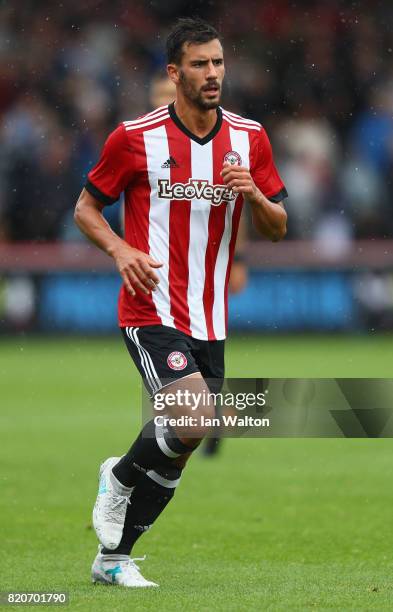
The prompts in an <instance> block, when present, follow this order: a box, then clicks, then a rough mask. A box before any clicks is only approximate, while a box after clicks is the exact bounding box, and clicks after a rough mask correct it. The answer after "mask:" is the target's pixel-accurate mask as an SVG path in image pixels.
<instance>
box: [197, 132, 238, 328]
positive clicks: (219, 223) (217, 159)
mask: <svg viewBox="0 0 393 612" xmlns="http://www.w3.org/2000/svg"><path fill="white" fill-rule="evenodd" d="M230 150H231V140H230V137H229V130H228V129H226V128H225V126H222V127H221V130H220V131H219V133H218V134H217V136H216V137H215V138H214V140H213V184H214V185H219V184H221V185H222V184H223V180H222V177H221V175H220V172H221V170H222V167H223V163H224V162H223V157H224V154H225V153H226V152H228V151H230ZM223 151H224V154H223ZM227 206H228V205H227V204H226V203H225V202H224V203H222V204H220V205H219V206H212V207H211V209H210V215H209V239H208V243H207V248H206V258H205V286H204V291H203V306H204V310H205V318H206V327H207V333H208V339H209V340H216V336H215V333H214V326H213V304H214V271H215V267H216V260H217V255H218V250H219V248H220V243H221V239H222V236H223V233H224V229H225V215H226V210H227Z"/></svg>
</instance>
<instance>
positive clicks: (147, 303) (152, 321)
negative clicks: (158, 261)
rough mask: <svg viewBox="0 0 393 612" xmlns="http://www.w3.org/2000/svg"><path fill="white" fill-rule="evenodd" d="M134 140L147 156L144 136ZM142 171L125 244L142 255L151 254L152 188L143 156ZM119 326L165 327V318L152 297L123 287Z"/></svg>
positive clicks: (129, 197) (132, 195) (127, 215)
mask: <svg viewBox="0 0 393 612" xmlns="http://www.w3.org/2000/svg"><path fill="white" fill-rule="evenodd" d="M132 138H133V146H134V147H135V148H137V149H138V150H140V151H143V152H144V151H145V145H144V140H143V133H142V132H141V133H140V134H133V136H132ZM141 170H142V172H141V178H140V180H139V181H138V183H137V185H133V184H132V185H131V186H130V188H129V189H128V190H127V191H126V193H125V196H126V197H125V206H124V227H125V240H126V242H127V243H128V244H129V245H131V246H132V247H134V248H136V249H138V250H139V251H142V252H143V253H149V211H150V184H149V177H148V172H147V162H146V155H144V156H143V161H142V164H141ZM119 324H120V326H125V325H131V326H132V325H135V326H139V325H143V324H145V325H161V324H162V321H161V317H159V316H158V314H157V309H156V307H155V304H154V302H153V298H152V296H151V294H149V295H146V294H144V293H142V292H141V291H140V290H139V289H136V294H135V296H134V297H132V296H131V295H130V294H129V293H128V291H127V290H126V288H125V286H124V285H123V286H122V288H121V290H120V298H119Z"/></svg>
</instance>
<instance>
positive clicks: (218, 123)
mask: <svg viewBox="0 0 393 612" xmlns="http://www.w3.org/2000/svg"><path fill="white" fill-rule="evenodd" d="M168 112H169V115H170V117H171V119H172V121H173V122H174V123H175V124H176V125H177V127H178V128H179V130H181V131H182V132H183V133H184V134H186V136H188V137H189V138H191V140H195V142H197V143H198V144H200V145H204V144H206V143H208V142H210V140H212V139H213V138H214V136H215V135H216V134H218V132H219V131H220V128H221V125H222V111H221V107H220V106H218V107H217V121H216V124H215V126H214V127H213V129H212V130H211V131H210V132H209V133H208V134H206V136H204V137H203V138H199V136H196V135H195V134H193V133H192V132H190V130H189V129H188V128H187V127H186V126H185V125H184V123H182V122H181V121H180V119H179V117H178V116H177V115H176V111H175V103H174V102H172V103H171V104H169V106H168Z"/></svg>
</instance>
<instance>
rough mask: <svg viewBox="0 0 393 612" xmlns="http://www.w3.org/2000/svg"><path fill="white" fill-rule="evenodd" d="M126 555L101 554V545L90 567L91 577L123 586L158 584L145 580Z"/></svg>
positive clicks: (133, 561) (150, 585)
mask: <svg viewBox="0 0 393 612" xmlns="http://www.w3.org/2000/svg"><path fill="white" fill-rule="evenodd" d="M138 560H140V561H143V560H144V557H143V558H142V559H130V557H128V556H127V555H116V554H115V555H103V554H102V553H101V546H99V547H98V554H97V556H96V558H95V559H94V562H93V565H92V568H91V579H92V581H93V582H94V583H97V582H101V583H103V584H110V585H116V584H117V585H119V586H123V587H133V588H138V587H157V586H158V584H156V583H155V582H150V580H146V579H145V578H144V577H143V576H142V574H141V573H140V571H139V567H138V566H137V565H136V563H135V561H138Z"/></svg>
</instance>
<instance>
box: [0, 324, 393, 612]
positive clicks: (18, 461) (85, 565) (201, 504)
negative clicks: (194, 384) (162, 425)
mask: <svg viewBox="0 0 393 612" xmlns="http://www.w3.org/2000/svg"><path fill="white" fill-rule="evenodd" d="M226 362H227V375H228V376H270V377H273V376H278V377H287V376H288V377H290V376H293V377H312V376H315V377H331V376H353V377H363V376H364V377H374V376H375V377H377V376H378V377H383V376H386V377H391V376H392V367H391V364H392V363H393V343H392V338H391V337H388V336H375V337H368V338H364V337H355V338H348V337H334V336H330V337H311V336H310V337H303V336H292V337H290V336H277V337H252V338H241V337H239V336H238V337H234V338H233V339H232V340H230V341H229V342H228V346H227V359H226ZM0 388H1V395H0V404H1V409H0V431H1V443H0V462H1V474H0V477H1V490H0V493H1V494H0V525H1V533H2V538H1V571H0V583H1V584H0V590H24V591H26V590H28V591H29V590H43V591H53V590H57V591H59V590H66V591H69V593H70V607H69V609H72V610H89V611H90V610H91V611H106V610H110V611H111V612H117V611H123V610H160V611H161V610H168V611H169V610H171V611H173V610H187V609H188V610H198V611H199V610H206V611H209V610H225V611H227V610H234V611H235V610H236V611H238V610H247V611H248V610H314V609H316V610H328V609H336V610H340V611H342V610H374V609H375V610H392V609H393V534H392V512H393V510H392V508H393V487H392V476H393V458H392V457H393V452H392V451H393V442H392V441H391V440H388V439H386V440H375V439H374V440H373V439H371V440H365V439H361V440H348V439H334V440H332V439H307V440H303V439H265V440H262V439H258V440H255V439H252V440H251V439H249V440H247V439H243V440H240V439H237V440H225V441H224V444H223V447H222V451H221V453H220V456H219V457H217V458H216V459H213V460H208V459H205V458H203V457H202V456H201V455H200V454H197V455H196V456H195V457H193V459H192V461H191V462H190V464H189V467H188V469H187V470H186V472H185V474H184V477H183V481H182V483H181V485H180V487H179V489H178V491H177V493H176V496H175V499H174V501H173V502H172V503H171V504H170V506H169V507H168V509H167V511H166V512H165V513H164V514H163V515H162V516H161V517H160V519H159V520H158V521H157V523H156V524H155V525H154V527H153V528H152V530H151V531H150V533H148V534H147V535H145V536H144V537H143V538H141V539H140V540H139V542H138V545H137V547H136V549H135V556H142V555H143V554H144V553H146V554H147V559H146V561H144V562H143V563H142V571H143V573H144V575H146V577H147V578H150V579H152V580H155V581H157V582H159V583H160V585H161V587H160V589H153V590H135V591H134V590H131V591H130V590H126V589H120V588H112V587H105V586H93V585H92V584H91V583H90V565H91V562H92V559H93V557H94V555H95V552H96V546H97V544H96V538H95V535H94V532H93V530H92V528H91V523H90V521H91V508H92V504H93V502H94V499H95V495H96V488H97V470H98V465H99V462H100V460H102V459H104V458H106V457H107V456H109V455H113V454H116V453H121V452H123V451H124V450H125V449H126V448H127V447H128V445H129V442H130V440H131V439H132V437H133V435H134V434H135V433H136V431H137V429H138V427H139V422H140V415H139V397H140V396H139V381H138V376H137V373H136V370H135V369H134V367H133V366H132V365H131V362H130V361H129V358H128V356H127V354H126V350H125V348H124V346H123V345H122V340H121V338H120V336H119V337H118V338H115V339H86V338H68V339H64V338H63V339H61V338H60V339H59V338H52V339H47V340H43V339H24V338H20V337H16V338H15V339H8V340H4V339H3V340H2V341H1V346H0ZM35 608H36V609H37V608H38V607H37V606H35ZM39 609H41V606H40V607H39Z"/></svg>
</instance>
